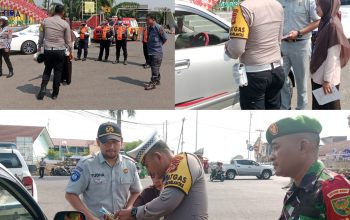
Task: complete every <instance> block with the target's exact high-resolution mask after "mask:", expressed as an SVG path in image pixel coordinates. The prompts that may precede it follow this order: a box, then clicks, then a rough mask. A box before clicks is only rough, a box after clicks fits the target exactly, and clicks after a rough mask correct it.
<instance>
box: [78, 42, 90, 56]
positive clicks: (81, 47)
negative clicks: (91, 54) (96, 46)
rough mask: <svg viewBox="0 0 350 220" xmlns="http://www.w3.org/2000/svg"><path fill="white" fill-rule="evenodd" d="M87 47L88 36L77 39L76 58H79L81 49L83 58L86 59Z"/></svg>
mask: <svg viewBox="0 0 350 220" xmlns="http://www.w3.org/2000/svg"><path fill="white" fill-rule="evenodd" d="M88 47H89V38H86V39H84V40H79V46H78V59H80V57H81V52H82V50H84V58H85V59H86V57H87V55H88Z"/></svg>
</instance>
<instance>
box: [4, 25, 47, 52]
mask: <svg viewBox="0 0 350 220" xmlns="http://www.w3.org/2000/svg"><path fill="white" fill-rule="evenodd" d="M39 27H40V24H33V25H29V26H27V27H23V28H20V29H15V30H14V31H16V32H14V33H13V34H12V42H11V50H12V51H20V52H21V53H23V54H26V55H28V54H34V53H36V51H37V48H38V46H37V44H38V41H39Z"/></svg>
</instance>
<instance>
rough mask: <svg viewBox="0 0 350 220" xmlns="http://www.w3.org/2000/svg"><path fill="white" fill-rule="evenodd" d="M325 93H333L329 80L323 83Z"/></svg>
mask: <svg viewBox="0 0 350 220" xmlns="http://www.w3.org/2000/svg"><path fill="white" fill-rule="evenodd" d="M322 87H323V91H324V94H326V95H327V94H331V93H332V86H331V84H330V83H329V82H326V81H325V82H323V84H322Z"/></svg>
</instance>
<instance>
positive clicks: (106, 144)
mask: <svg viewBox="0 0 350 220" xmlns="http://www.w3.org/2000/svg"><path fill="white" fill-rule="evenodd" d="M321 131H322V126H321V124H320V122H319V121H318V120H317V119H314V118H310V117H308V116H305V115H300V116H297V117H295V118H290V117H288V118H283V119H281V120H278V121H276V122H275V123H272V124H271V125H270V126H269V127H268V129H267V132H266V139H267V141H268V143H269V144H270V145H271V147H272V153H271V156H270V157H271V160H272V162H273V166H274V169H275V170H276V175H278V176H284V177H290V178H291V179H292V180H293V184H292V186H291V187H290V189H289V190H288V192H287V193H286V196H285V199H284V201H283V209H282V213H281V215H280V217H279V219H280V220H290V219H305V220H306V219H317V220H346V219H349V217H350V209H349V204H350V203H349V201H350V182H349V181H348V180H347V179H346V178H345V177H344V176H342V175H339V174H336V173H333V172H331V171H329V170H328V169H327V168H326V167H325V166H324V164H323V163H322V162H321V161H319V160H318V149H319V143H320V133H321ZM96 141H97V144H98V146H99V147H100V152H99V153H97V154H96V155H93V156H88V157H86V158H84V159H82V160H80V161H79V163H78V164H77V166H76V168H75V169H74V171H73V172H72V175H71V178H70V181H69V183H68V185H67V188H66V199H67V201H68V202H69V203H70V204H71V205H72V206H73V207H74V208H75V209H76V210H78V211H80V212H82V213H84V214H85V215H86V216H87V219H88V220H98V219H119V220H133V219H138V220H139V219H162V218H163V219H165V220H179V219H184V220H187V219H193V220H206V219H208V218H209V217H208V197H207V189H206V180H205V174H204V170H203V166H202V163H201V161H200V160H199V159H198V157H197V156H196V155H193V154H191V153H180V154H178V155H174V154H173V153H172V151H171V150H170V148H169V147H168V145H167V144H166V143H165V142H164V141H162V140H161V139H160V138H159V136H158V135H157V133H156V132H153V133H152V134H151V135H150V136H149V138H147V139H146V140H145V141H144V142H143V143H142V144H141V145H140V146H138V147H136V148H135V149H134V150H131V151H129V152H126V154H127V155H128V156H130V157H131V158H133V159H134V160H136V161H137V162H139V163H141V164H142V165H143V166H145V167H146V168H147V170H148V173H149V175H150V176H151V178H152V180H154V179H158V180H160V181H159V182H158V183H156V182H155V181H153V182H154V188H153V189H152V190H151V189H150V188H147V189H145V190H144V191H142V186H141V183H140V179H139V176H138V172H137V168H136V166H135V164H134V162H133V161H132V160H131V159H130V157H128V156H125V155H122V154H120V150H121V147H122V145H123V137H122V132H121V129H120V127H119V126H118V125H116V124H115V123H112V122H107V123H103V124H101V125H100V127H99V128H98V132H97V139H96ZM161 182H162V183H161ZM159 186H162V187H159ZM155 188H156V189H155ZM146 191H147V193H146ZM141 192H142V193H141ZM140 193H141V195H140ZM146 194H147V195H148V196H145V195H146ZM80 195H82V199H81V198H80V197H79V196H80ZM146 197H147V198H146ZM243 199H244V198H243ZM135 201H136V202H135ZM101 210H102V211H101ZM106 212H107V214H106ZM211 218H213V219H215V217H214V216H213V217H211ZM236 218H237V219H242V218H244V216H232V219H236Z"/></svg>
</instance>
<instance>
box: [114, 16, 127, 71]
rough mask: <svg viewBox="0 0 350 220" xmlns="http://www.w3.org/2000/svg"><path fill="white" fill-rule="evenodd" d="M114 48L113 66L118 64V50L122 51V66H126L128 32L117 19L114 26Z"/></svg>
mask: <svg viewBox="0 0 350 220" xmlns="http://www.w3.org/2000/svg"><path fill="white" fill-rule="evenodd" d="M114 33H115V46H116V60H115V61H114V62H113V64H116V63H119V57H120V49H121V48H122V49H123V56H124V65H127V64H128V61H127V59H128V50H127V42H128V30H127V28H126V26H125V25H124V24H123V21H122V19H119V20H118V22H117V25H116V26H115V30H114Z"/></svg>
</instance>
